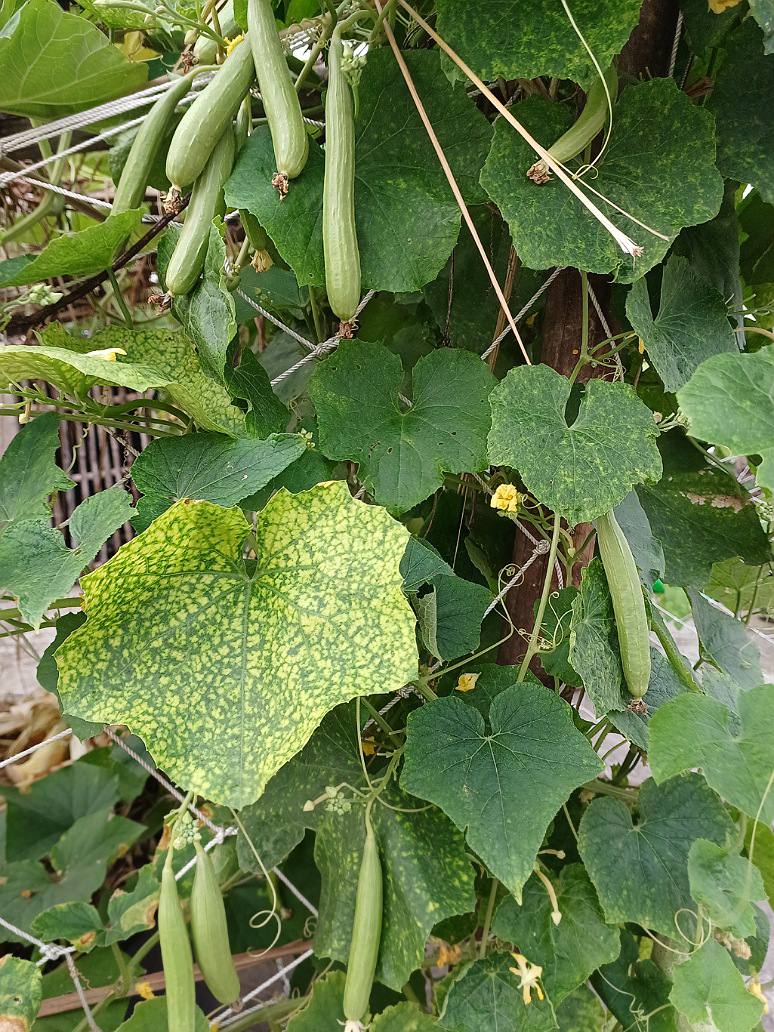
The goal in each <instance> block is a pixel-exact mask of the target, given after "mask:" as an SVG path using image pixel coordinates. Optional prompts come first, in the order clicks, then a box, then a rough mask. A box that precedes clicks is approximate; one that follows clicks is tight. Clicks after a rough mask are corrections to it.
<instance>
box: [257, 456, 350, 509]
mask: <svg viewBox="0 0 774 1032" xmlns="http://www.w3.org/2000/svg"><path fill="white" fill-rule="evenodd" d="M341 479H343V478H342V476H341V471H340V472H339V475H338V476H336V470H335V468H334V465H333V463H332V462H328V460H327V459H326V458H324V457H323V456H322V455H321V454H320V451H319V449H318V448H306V450H305V451H303V452H302V453H301V457H300V458H298V459H296V461H295V462H292V463H291V464H290V465H289V466H288V467H287V469H285V470H283V472H282V473H280V474H279V476H277V477H274V479H273V480H270V481H269V483H268V484H267V485H266V487H264V488H262V489H261V490H260V491H257V492H256V493H255V494H254V495H250V497H249V498H245V499H244V500H243V502H242V508H243V509H245V510H247V511H249V512H257V511H258V510H259V509H262V508H263V507H264V505H266V503H267V502H268V500H269V499H270V498H271V497H272V495H274V494H276V493H277V491H280V490H281V489H282V488H283V487H284V488H285V490H286V491H290V493H291V494H299V493H300V492H301V491H308V490H309V489H310V488H312V487H315V486H316V485H317V484H322V483H325V482H326V481H328V480H341Z"/></svg>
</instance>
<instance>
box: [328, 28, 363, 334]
mask: <svg viewBox="0 0 774 1032" xmlns="http://www.w3.org/2000/svg"><path fill="white" fill-rule="evenodd" d="M342 52H343V46H342V42H341V38H340V37H339V36H337V35H336V33H335V32H334V34H333V39H332V40H331V46H330V51H329V54H328V94H327V97H326V101H325V181H324V185H323V254H324V256H325V289H326V291H327V294H328V302H329V304H330V306H331V309H332V310H333V312H334V314H335V315H337V316H338V317H339V319H341V320H342V321H343V322H349V320H350V319H351V318H352V316H353V315H354V314H355V310H356V309H357V306H358V303H359V301H360V251H359V249H358V244H357V230H356V227H355V121H354V118H355V115H354V105H353V101H352V90H351V89H350V87H349V83H348V82H347V80H346V78H345V76H344V73H343V72H342V70H341V58H342Z"/></svg>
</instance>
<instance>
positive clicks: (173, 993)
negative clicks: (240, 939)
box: [158, 841, 240, 1032]
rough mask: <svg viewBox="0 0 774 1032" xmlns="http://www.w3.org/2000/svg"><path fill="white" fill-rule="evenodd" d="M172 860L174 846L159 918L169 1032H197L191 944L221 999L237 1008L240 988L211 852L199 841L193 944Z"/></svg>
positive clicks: (192, 914) (192, 907) (192, 902)
mask: <svg viewBox="0 0 774 1032" xmlns="http://www.w3.org/2000/svg"><path fill="white" fill-rule="evenodd" d="M173 856H174V845H173V844H170V847H169V851H168V853H167V858H166V861H165V863H164V868H163V870H162V874H161V894H160V896H159V913H158V926H159V942H160V944H161V960H162V963H163V965H164V983H165V992H166V1001H167V1027H168V1028H169V1030H170V1032H194V1025H195V1021H196V982H195V980H194V970H193V954H192V952H191V940H193V946H194V952H195V953H196V962H197V963H198V965H199V970H200V971H201V973H202V977H203V978H204V981H205V983H206V985H207V988H208V989H209V990H210V992H211V993H212V995H213V996H214V997H215V998H216V999H217V1000H220V1002H221V1003H225V1004H232V1003H235V1002H236V1000H238V999H239V994H240V987H239V979H238V977H237V973H236V969H235V968H234V961H233V959H232V956H231V945H230V943H229V940H228V926H227V922H226V908H225V906H224V904H223V896H222V894H221V891H220V886H219V885H218V878H217V875H216V874H215V868H214V866H213V863H212V860H211V858H210V855H209V853H208V852H207V851H206V850H204V849H203V848H202V846H201V843H199V842H198V841H197V842H196V867H195V873H194V881H193V887H192V889H191V899H190V904H189V906H190V918H191V940H189V938H188V930H187V928H186V921H185V915H184V913H183V907H182V905H181V902H180V897H179V895H178V891H177V881H176V879H175V869H174V867H173V865H172V860H173Z"/></svg>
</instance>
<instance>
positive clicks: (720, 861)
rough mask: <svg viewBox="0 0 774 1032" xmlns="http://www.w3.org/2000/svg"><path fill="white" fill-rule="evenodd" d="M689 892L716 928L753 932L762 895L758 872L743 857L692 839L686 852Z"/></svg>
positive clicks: (740, 933) (742, 933)
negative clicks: (756, 906) (754, 904)
mask: <svg viewBox="0 0 774 1032" xmlns="http://www.w3.org/2000/svg"><path fill="white" fill-rule="evenodd" d="M688 878H689V880H690V884H691V895H692V896H693V898H694V899H695V900H696V902H697V903H699V904H700V905H701V906H703V907H704V909H705V911H706V913H707V916H708V917H709V919H710V920H711V921H712V923H713V924H714V925H717V927H718V928H725V929H727V930H728V931H729V932H731V933H732V935H735V936H737V937H738V938H740V939H745V938H746V937H747V936H748V935H755V931H756V928H755V909H754V907H753V903H754V902H755V901H756V900H761V899H765V898H766V893H765V890H764V888H763V879H762V878H761V875H760V871H759V870H758V869H757V867H754V866H753V865H752V864H751V863H750V861H749V860H747V859H746V857H743V856H739V855H738V854H735V853H732V852H730V851H729V850H727V849H724V848H723V847H722V846H718V845H717V844H716V843H715V842H708V841H707V840H706V839H696V841H695V842H694V843H693V845H692V846H691V850H690V852H689V854H688Z"/></svg>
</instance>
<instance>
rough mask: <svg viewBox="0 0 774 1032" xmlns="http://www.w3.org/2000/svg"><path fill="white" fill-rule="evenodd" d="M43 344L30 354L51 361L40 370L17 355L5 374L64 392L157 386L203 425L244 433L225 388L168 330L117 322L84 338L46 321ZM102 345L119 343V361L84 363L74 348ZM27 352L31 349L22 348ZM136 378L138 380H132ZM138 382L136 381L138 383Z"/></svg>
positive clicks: (0, 360) (233, 433)
mask: <svg viewBox="0 0 774 1032" xmlns="http://www.w3.org/2000/svg"><path fill="white" fill-rule="evenodd" d="M40 336H41V340H42V341H43V343H44V344H49V343H51V344H54V345H56V347H51V348H35V349H34V354H37V353H38V352H42V351H45V352H46V353H47V355H48V357H49V358H50V359H53V360H54V361H51V362H50V364H49V366H48V367H47V368H45V369H43V370H41V369H37V371H36V366H35V365H34V364H31V363H35V362H36V361H37V360H36V359H34V358H32V357H29V356H28V355H25V356H24V357H25V361H24V363H21V362H19V360H18V351H20V350H21V349H15V350H16V352H17V354H15V356H14V357H15V358H16V365H15V366H14V370H13V374H11V373H9V374H8V375H9V378H10V379H13V380H17V379H18V378H19V377H20V378H21V379H29V378H37V379H43V380H47V381H48V382H49V383H51V384H53V385H54V386H55V387H59V388H60V389H62V390H64V391H66V392H67V393H74V394H82V393H84V392H85V391H88V390H89V388H91V387H93V386H95V384H108V385H112V386H118V387H129V388H131V389H132V390H137V391H145V390H147V389H148V388H150V387H163V388H164V389H165V391H166V393H167V395H168V396H169V398H170V400H171V401H172V402H174V404H175V405H177V406H178V407H179V408H181V409H183V411H184V412H187V413H188V415H189V416H191V418H192V419H193V420H194V422H195V423H196V424H197V425H198V426H200V427H201V428H202V429H203V430H215V431H217V432H218V433H226V434H230V435H231V436H232V437H239V436H241V435H243V434H244V432H245V414H244V412H243V411H242V410H241V409H240V408H238V407H237V406H236V405H234V404H232V402H231V399H230V398H229V396H228V394H227V393H226V391H225V389H224V388H223V387H222V386H221V385H220V384H219V383H216V382H215V381H214V380H213V379H211V378H210V377H209V376H207V375H206V373H205V372H204V370H203V369H202V366H201V363H200V362H199V358H198V356H197V354H196V350H195V348H194V345H193V343H192V341H190V340H189V339H188V337H186V336H185V334H184V333H179V332H176V331H174V330H144V329H143V330H129V329H126V328H125V327H123V326H113V327H111V328H110V329H107V330H102V331H100V332H99V333H95V334H94V335H93V336H92V337H91V338H89V340H88V341H84V340H82V339H78V338H76V337H71V336H70V335H69V334H68V333H66V332H65V330H64V329H63V327H62V326H60V325H58V324H55V325H54V326H49V327H48V328H47V329H46V330H44V331H43V333H42V334H41V335H40ZM87 348H88V350H92V349H94V350H97V349H104V348H123V349H124V350H125V351H126V353H127V355H126V359H125V360H124V361H120V360H119V361H116V362H106V361H104V360H95V359H91V360H90V361H98V362H99V366H98V367H94V366H89V367H88V368H87V367H85V366H84V364H83V363H84V360H85V356H84V355H83V354H80V352H83V351H86V350H87ZM25 351H26V352H29V353H30V355H31V354H33V349H25ZM5 354H6V350H5V349H3V348H2V347H0V371H2V372H3V373H4V372H5V369H4V364H3V358H4V355H5ZM73 369H75V370H83V372H85V373H86V374H87V375H86V376H85V377H83V376H79V375H78V374H73ZM138 381H139V382H138ZM143 382H144V385H143V386H140V383H143Z"/></svg>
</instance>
